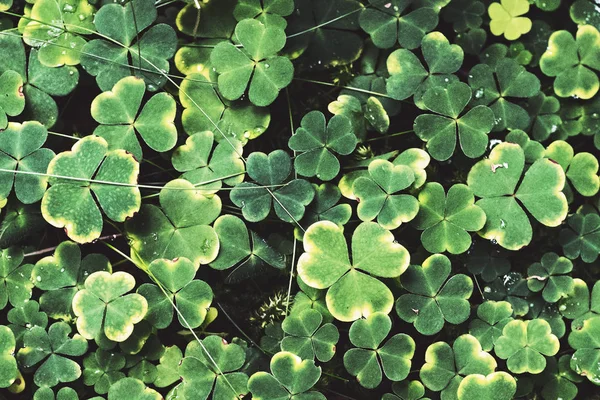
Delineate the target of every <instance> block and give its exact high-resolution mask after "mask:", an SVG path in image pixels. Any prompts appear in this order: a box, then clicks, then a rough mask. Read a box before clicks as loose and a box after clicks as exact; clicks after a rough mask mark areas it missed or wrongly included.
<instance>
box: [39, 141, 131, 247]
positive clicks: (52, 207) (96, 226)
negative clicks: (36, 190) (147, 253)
mask: <svg viewBox="0 0 600 400" xmlns="http://www.w3.org/2000/svg"><path fill="white" fill-rule="evenodd" d="M138 173H139V164H138V163H137V161H135V159H134V158H133V156H132V155H131V154H128V153H126V152H125V151H124V150H111V151H108V143H107V142H106V141H105V140H104V139H102V138H101V137H98V136H94V135H92V136H86V137H85V138H83V139H81V140H79V141H78V142H77V143H75V145H73V147H72V150H71V151H65V152H62V153H60V154H58V155H57V156H56V157H54V158H53V159H52V161H50V164H49V165H48V174H53V175H56V176H59V177H61V178H59V177H50V178H49V180H48V182H49V183H50V185H51V187H50V189H48V190H47V191H46V193H44V197H43V198H42V205H41V208H42V215H43V216H44V219H45V220H46V221H48V223H50V224H51V225H53V226H55V227H57V228H63V227H64V228H65V230H66V232H67V235H68V236H69V238H71V239H72V240H74V241H76V242H78V243H89V242H92V241H94V240H96V239H98V238H99V237H100V234H101V232H102V225H103V222H102V214H101V213H100V210H99V208H98V205H97V204H96V199H97V201H98V203H99V204H100V207H102V210H103V211H104V213H105V214H106V216H107V217H108V218H110V219H112V220H113V221H117V222H123V221H125V220H126V219H127V218H131V217H132V216H133V215H134V214H135V213H136V212H137V211H138V210H139V208H140V204H141V196H140V191H139V189H138V188H137V187H136V186H135V184H136V183H137V177H138ZM62 177H64V178H62ZM67 178H75V179H76V180H73V179H67ZM92 179H93V180H97V181H104V182H115V183H116V184H123V185H118V186H117V185H111V184H106V183H100V182H90V180H92ZM92 193H94V195H95V199H94V196H92Z"/></svg>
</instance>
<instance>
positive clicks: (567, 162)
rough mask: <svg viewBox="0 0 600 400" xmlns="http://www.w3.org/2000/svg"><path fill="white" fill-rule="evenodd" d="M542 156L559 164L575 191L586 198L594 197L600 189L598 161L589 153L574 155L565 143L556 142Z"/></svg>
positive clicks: (571, 148)
mask: <svg viewBox="0 0 600 400" xmlns="http://www.w3.org/2000/svg"><path fill="white" fill-rule="evenodd" d="M544 156H545V157H547V158H550V159H551V160H554V161H556V162H558V163H559V164H560V166H561V167H562V168H563V170H564V171H565V175H566V177H567V179H568V180H569V182H570V183H571V184H572V185H573V187H574V188H575V190H577V192H579V193H580V194H581V195H583V196H586V197H591V196H594V195H595V194H596V193H598V189H599V188H600V178H598V159H596V157H595V156H594V155H592V154H591V153H587V152H581V153H577V154H575V151H574V150H573V147H571V145H570V144H569V143H567V142H564V141H562V140H556V141H554V142H552V143H550V145H549V146H548V147H547V148H546V152H545V153H544Z"/></svg>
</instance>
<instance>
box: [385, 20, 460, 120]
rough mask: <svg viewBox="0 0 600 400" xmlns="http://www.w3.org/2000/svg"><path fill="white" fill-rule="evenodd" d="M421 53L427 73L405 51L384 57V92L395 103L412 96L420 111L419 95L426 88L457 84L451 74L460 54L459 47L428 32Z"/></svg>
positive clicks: (421, 95)
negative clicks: (387, 73)
mask: <svg viewBox="0 0 600 400" xmlns="http://www.w3.org/2000/svg"><path fill="white" fill-rule="evenodd" d="M421 52H422V53H423V58H424V59H425V63H426V64H427V66H428V69H429V71H428V70H426V69H425V68H424V67H423V64H421V61H420V60H419V59H418V58H417V56H416V55H415V54H414V53H413V52H411V51H409V50H406V49H398V50H395V51H394V52H392V53H391V54H390V55H389V56H388V58H387V69H388V72H389V74H390V77H389V78H388V79H387V81H386V90H387V93H389V95H390V96H391V97H393V98H394V99H396V100H404V99H407V98H409V97H410V96H412V95H413V94H414V95H415V97H414V100H415V104H416V105H417V106H418V107H419V108H421V109H424V108H425V105H424V104H423V95H424V94H425V92H427V90H428V89H430V88H433V87H438V86H442V87H445V86H447V85H448V84H449V83H454V82H456V81H458V79H457V78H456V76H455V75H452V74H454V73H455V72H456V71H458V69H459V68H460V67H461V65H462V63H463V59H464V52H463V50H462V48H461V47H460V46H458V45H455V44H450V42H449V41H448V39H447V38H446V37H445V36H444V35H443V34H442V33H440V32H431V33H429V34H427V35H426V36H425V37H424V38H423V41H422V43H421Z"/></svg>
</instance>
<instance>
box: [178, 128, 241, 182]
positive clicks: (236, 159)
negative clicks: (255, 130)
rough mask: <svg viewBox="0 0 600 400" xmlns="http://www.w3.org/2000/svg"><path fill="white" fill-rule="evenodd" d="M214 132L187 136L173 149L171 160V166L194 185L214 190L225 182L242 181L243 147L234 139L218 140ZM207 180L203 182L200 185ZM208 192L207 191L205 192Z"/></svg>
mask: <svg viewBox="0 0 600 400" xmlns="http://www.w3.org/2000/svg"><path fill="white" fill-rule="evenodd" d="M213 144H214V135H213V133H212V132H211V131H203V132H198V133H195V134H193V135H192V136H190V137H188V138H187V140H186V141H185V144H184V145H182V146H180V147H178V148H177V149H175V151H174V152H173V155H172V158H171V162H172V163H173V168H175V169H176V170H177V171H179V172H183V175H181V178H183V179H185V180H188V181H190V182H191V183H192V184H194V186H196V187H200V188H202V189H203V190H206V191H208V190H210V191H213V192H214V193H216V192H217V191H218V190H219V189H220V188H221V187H222V184H223V183H225V184H226V185H229V186H234V185H237V184H238V183H241V182H242V181H243V180H244V172H245V166H244V162H243V161H242V159H241V157H242V152H243V148H242V145H241V143H240V142H238V141H237V140H235V139H228V140H227V141H222V142H220V143H217V145H216V146H215V147H214V148H213ZM204 182H206V184H202V183H204ZM208 193H210V192H208Z"/></svg>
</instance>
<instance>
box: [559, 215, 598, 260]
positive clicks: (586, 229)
mask: <svg viewBox="0 0 600 400" xmlns="http://www.w3.org/2000/svg"><path fill="white" fill-rule="evenodd" d="M567 224H568V228H566V229H563V230H561V231H560V236H559V242H560V244H561V246H562V248H563V252H564V253H565V256H567V257H569V258H570V259H571V260H575V259H577V258H579V257H581V260H582V261H583V262H585V263H593V262H594V261H596V259H597V258H598V255H599V254H600V216H598V214H596V213H590V214H585V215H582V214H580V213H575V214H573V215H571V216H569V218H567Z"/></svg>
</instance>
